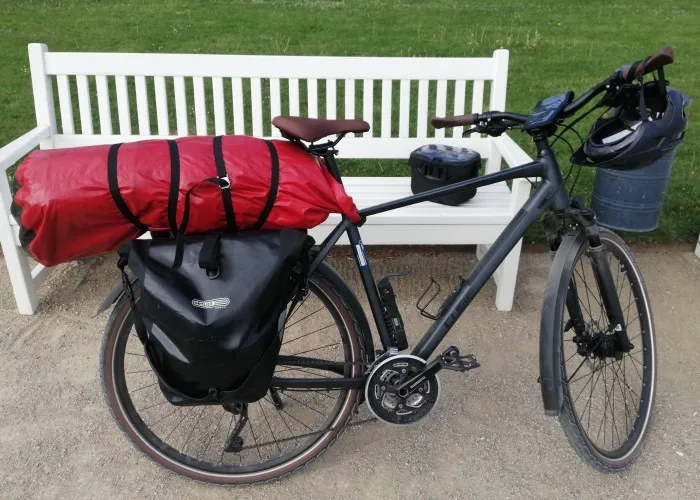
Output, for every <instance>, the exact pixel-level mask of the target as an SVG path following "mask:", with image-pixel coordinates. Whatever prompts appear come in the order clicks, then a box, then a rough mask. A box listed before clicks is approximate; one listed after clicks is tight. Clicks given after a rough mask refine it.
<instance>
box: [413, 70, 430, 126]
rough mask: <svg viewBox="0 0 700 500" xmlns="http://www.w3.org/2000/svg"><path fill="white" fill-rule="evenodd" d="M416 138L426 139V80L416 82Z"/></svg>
mask: <svg viewBox="0 0 700 500" xmlns="http://www.w3.org/2000/svg"><path fill="white" fill-rule="evenodd" d="M416 113H417V114H416V116H417V120H418V128H417V134H416V136H417V137H428V80H420V81H419V82H418V109H417V110H416Z"/></svg>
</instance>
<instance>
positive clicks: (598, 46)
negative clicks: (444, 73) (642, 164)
mask: <svg viewBox="0 0 700 500" xmlns="http://www.w3.org/2000/svg"><path fill="white" fill-rule="evenodd" d="M699 36H700V5H699V4H698V2H697V0H675V1H674V2H672V6H671V5H670V4H664V3H660V2H658V1H655V0H619V1H614V2H610V1H609V0H606V1H601V0H589V1H586V2H573V1H572V2H563V1H561V0H530V1H513V0H490V1H465V0H422V1H413V0H403V1H397V0H383V1H379V0H357V1H350V0H347V1H335V0H287V1H283V0H279V1H261V0H257V1H248V2H245V1H240V0H239V1H230V0H228V1H218V2H215V1H206V2H204V1H201V2H195V1H187V2H185V1H179V2H170V1H164V2H155V1H153V2H143V1H142V2H124V1H107V0H104V1H81V2H78V1H43V2H40V1H21V0H14V1H8V0H0V145H2V144H6V143H7V142H9V141H11V140H12V139H14V138H16V137H18V136H19V135H21V134H22V133H24V132H26V131H28V130H29V129H31V128H32V127H33V125H34V116H33V115H34V109H33V103H32V95H31V86H30V80H29V70H28V63H27V52H26V45H27V43H29V42H43V43H46V44H47V45H48V46H49V48H50V49H51V50H55V51H106V52H109V51H127V52H132V51H133V52H186V53H198V52H201V53H231V54H236V53H239V54H246V53H251V54H287V55H360V56H370V55H372V56H412V57H413V56H415V57H422V56H489V55H490V54H491V52H492V51H493V50H494V49H496V48H507V49H509V50H510V51H511V59H510V76H509V87H508V108H509V109H510V110H513V111H520V112H526V111H528V110H529V109H531V108H532V106H533V105H534V103H535V102H537V101H538V100H539V99H541V98H543V97H546V96H548V95H551V94H554V93H557V92H560V91H563V90H569V89H572V90H574V91H576V92H580V91H583V90H584V89H586V88H588V87H589V86H591V85H592V84H594V83H596V82H597V81H599V80H600V79H601V78H602V77H604V76H606V75H608V74H609V73H610V72H611V71H612V70H613V69H615V68H616V67H617V66H619V65H620V64H623V63H631V62H633V61H634V60H636V59H639V58H641V57H643V56H645V55H647V54H650V53H652V52H654V51H656V50H657V49H658V48H659V47H660V46H662V45H666V44H668V45H672V46H674V48H675V50H676V56H677V57H676V60H677V62H676V64H675V65H674V66H672V67H671V68H669V70H668V71H667V76H668V78H669V80H670V81H671V82H672V84H673V85H674V86H676V87H677V88H679V89H682V90H683V91H685V92H686V93H688V94H690V95H691V96H693V97H695V98H700V44H698V37H699ZM426 77H430V75H426ZM693 111H694V110H693V109H692V108H691V109H690V115H691V126H690V129H689V131H688V134H687V138H686V141H685V143H684V145H683V146H682V148H681V149H680V151H679V152H678V156H677V160H676V167H675V169H674V174H673V177H672V179H671V183H670V186H669V189H668V192H667V197H666V205H665V208H664V214H663V218H662V226H661V229H660V230H659V231H656V232H654V233H650V234H648V235H644V236H637V237H635V238H636V239H637V240H640V239H641V240H644V241H663V242H670V241H678V240H683V239H687V238H692V237H695V236H696V235H697V233H698V231H699V230H700V183H698V181H697V180H696V179H697V178H698V174H700V165H699V164H698V159H696V153H695V152H696V150H697V148H698V146H699V145H700V131H698V130H696V129H695V127H694V123H693V122H692V117H693V114H694V113H693ZM586 127H587V125H585V126H583V127H582V128H581V131H582V132H583V131H585V130H586ZM515 139H516V140H518V141H519V142H520V144H521V145H523V147H525V148H526V150H528V151H529V152H532V148H531V146H530V143H529V142H528V138H527V137H515ZM561 151H562V152H565V150H561ZM562 157H563V156H562ZM346 167H347V171H348V172H351V173H353V174H360V173H361V174H363V175H396V174H403V173H405V172H406V171H407V168H406V166H405V164H404V163H403V162H381V163H380V162H352V163H350V162H346ZM593 176H594V172H593V171H592V170H587V169H586V170H584V171H583V172H582V174H581V179H580V180H579V182H578V185H577V186H578V187H577V193H578V194H581V195H583V196H584V198H586V199H587V200H588V199H589V198H590V191H591V187H592V182H593ZM538 235H539V231H538V230H535V229H533V230H532V231H531V233H530V236H531V239H537V238H538Z"/></svg>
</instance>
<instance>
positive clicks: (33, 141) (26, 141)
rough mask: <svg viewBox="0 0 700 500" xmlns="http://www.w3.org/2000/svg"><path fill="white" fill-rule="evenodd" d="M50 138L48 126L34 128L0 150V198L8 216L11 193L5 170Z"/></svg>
mask: <svg viewBox="0 0 700 500" xmlns="http://www.w3.org/2000/svg"><path fill="white" fill-rule="evenodd" d="M49 137H51V127H49V126H48V125H45V126H41V127H36V128H35V129H32V130H30V131H29V132H27V133H26V134H24V135H23V136H21V137H18V138H17V139H15V140H14V141H12V142H11V143H9V144H8V145H6V146H3V147H2V148H0V172H1V173H2V175H0V198H2V207H3V208H4V209H5V211H6V212H7V213H8V214H9V213H10V204H11V203H12V192H11V191H10V184H9V183H8V181H7V175H6V172H7V169H8V168H10V167H11V166H12V165H14V164H15V163H16V162H17V160H19V159H20V158H22V157H23V156H24V155H26V154H27V153H29V152H30V151H31V150H32V149H34V148H35V147H37V146H38V145H39V143H40V142H41V141H42V140H44V139H48V138H49Z"/></svg>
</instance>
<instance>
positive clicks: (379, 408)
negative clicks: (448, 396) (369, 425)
mask: <svg viewBox="0 0 700 500" xmlns="http://www.w3.org/2000/svg"><path fill="white" fill-rule="evenodd" d="M425 364H426V363H425V361H424V360H422V359H421V358H419V357H417V356H412V355H410V354H399V355H396V356H392V357H390V358H388V359H386V360H384V361H382V362H381V363H379V364H378V365H377V366H375V367H374V369H373V370H372V372H371V373H370V375H369V377H368V378H367V383H366V384H365V400H366V401H367V406H368V407H369V409H370V411H371V412H372V413H373V414H374V416H375V417H377V418H378V419H379V420H381V421H383V422H386V423H388V424H395V425H408V424H413V423H415V422H418V421H419V420H420V419H422V418H423V417H425V416H426V415H427V414H428V413H430V410H432V409H433V407H434V406H435V403H437V401H438V398H439V397H440V381H439V379H438V378H437V375H435V374H433V375H431V376H428V377H427V378H426V379H425V380H424V381H423V382H422V383H421V384H420V386H419V387H418V388H416V389H415V390H414V391H413V392H412V393H411V394H409V395H407V396H406V397H402V396H400V395H399V394H397V393H395V392H392V391H391V387H392V386H395V385H398V384H400V383H401V382H403V381H404V380H406V379H408V378H409V377H411V376H413V375H415V374H416V373H418V372H420V371H421V370H423V368H425Z"/></svg>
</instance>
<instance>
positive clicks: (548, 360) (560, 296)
mask: <svg viewBox="0 0 700 500" xmlns="http://www.w3.org/2000/svg"><path fill="white" fill-rule="evenodd" d="M585 240H586V235H585V234H584V232H583V231H580V230H579V231H575V232H572V233H569V234H567V235H566V236H564V238H563V239H562V242H561V245H559V249H558V250H557V253H556V255H555V256H554V260H553V261H552V268H551V269H550V271H549V278H548V279H547V287H546V288H545V294H544V301H543V303H542V316H541V320H540V389H541V390H542V403H543V405H544V412H545V414H546V415H552V416H556V415H558V414H559V410H560V409H561V407H562V404H563V403H564V394H563V389H562V380H561V362H562V359H561V330H562V325H563V322H564V318H563V315H564V314H563V313H564V307H565V302H566V293H567V289H568V287H569V276H570V273H569V270H570V268H571V266H572V265H573V263H574V262H573V261H574V260H575V259H576V253H577V251H578V249H579V248H580V246H581V245H583V244H584V242H585Z"/></svg>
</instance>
